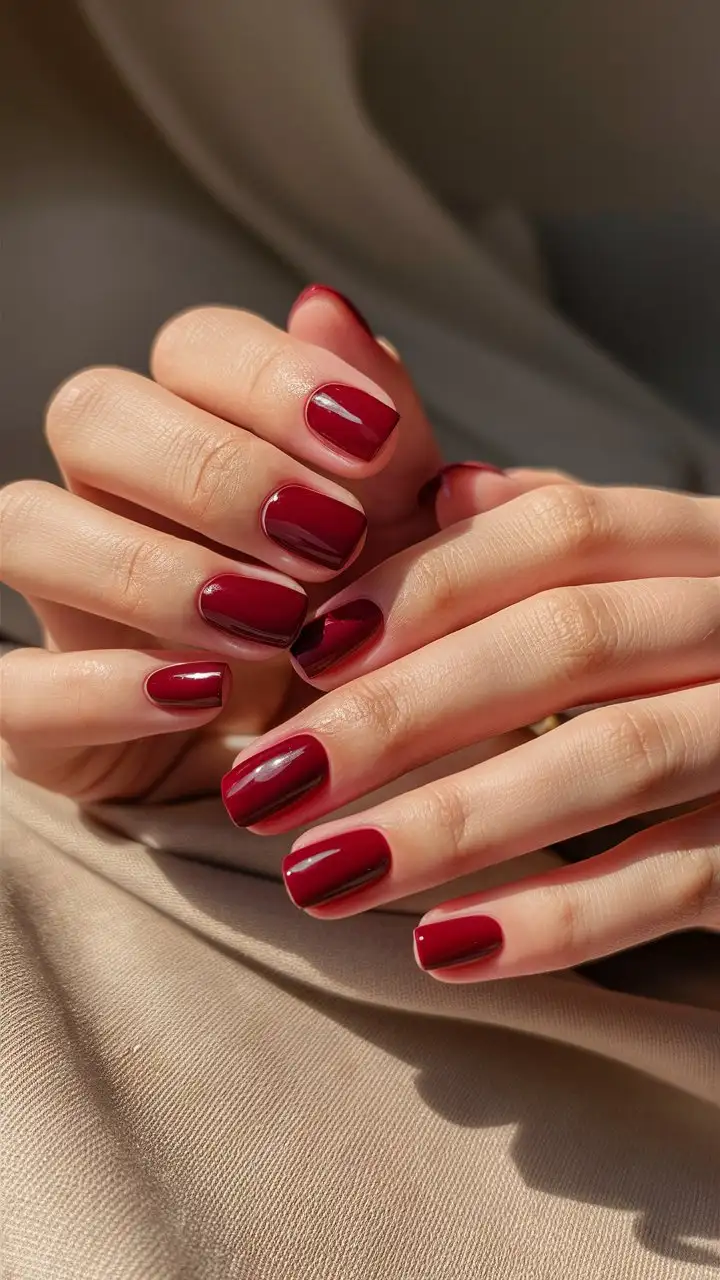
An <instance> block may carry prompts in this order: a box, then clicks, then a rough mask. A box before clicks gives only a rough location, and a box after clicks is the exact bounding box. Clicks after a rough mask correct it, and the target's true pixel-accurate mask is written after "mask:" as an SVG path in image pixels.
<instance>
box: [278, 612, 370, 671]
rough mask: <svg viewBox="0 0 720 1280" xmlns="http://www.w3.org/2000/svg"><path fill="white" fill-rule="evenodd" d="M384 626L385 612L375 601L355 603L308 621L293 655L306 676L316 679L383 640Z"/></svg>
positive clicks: (293, 650) (296, 642) (296, 643)
mask: <svg viewBox="0 0 720 1280" xmlns="http://www.w3.org/2000/svg"><path fill="white" fill-rule="evenodd" d="M384 625H385V619H384V618H383V615H382V610H381V609H380V608H379V607H378V605H376V604H375V602H374V601H373V600H351V601H350V602H349V603H348V604H340V605H338V606H337V608H335V609H331V610H330V611H329V612H328V613H324V614H323V615H322V616H321V617H320V618H313V619H312V621H311V622H308V623H307V624H306V626H304V627H303V629H302V631H301V632H300V635H299V636H298V638H297V640H296V641H295V643H294V645H293V646H292V650H291V652H292V655H293V657H294V659H295V661H296V662H297V664H298V666H299V667H301V668H302V670H303V673H304V674H305V675H306V676H307V677H308V679H310V680H312V679H314V678H315V676H319V675H322V674H323V672H325V671H328V670H330V668H332V667H336V666H338V665H339V664H340V663H342V662H346V661H347V660H348V658H352V657H355V656H356V655H357V654H358V653H359V652H360V650H362V649H364V648H365V647H366V646H367V645H369V644H370V643H371V642H372V641H373V640H376V639H378V638H379V636H380V635H381V634H382V631H383V628H384Z"/></svg>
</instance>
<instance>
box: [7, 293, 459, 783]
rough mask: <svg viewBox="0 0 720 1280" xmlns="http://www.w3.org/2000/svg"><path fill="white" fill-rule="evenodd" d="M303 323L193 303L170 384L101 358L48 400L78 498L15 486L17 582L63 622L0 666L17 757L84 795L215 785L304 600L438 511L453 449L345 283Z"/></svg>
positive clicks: (180, 325) (317, 300) (271, 690)
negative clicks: (444, 462)
mask: <svg viewBox="0 0 720 1280" xmlns="http://www.w3.org/2000/svg"><path fill="white" fill-rule="evenodd" d="M289 329H290V333H289V334H287V333H283V332H281V331H279V330H277V329H275V328H274V327H273V326H271V325H270V324H267V323H266V322H265V321H263V320H261V319H259V318H258V317H257V316H253V315H249V314H247V313H243V312H239V311H233V310H230V309H225V308H222V309H221V308H211V309H203V310H197V311H192V312H188V313H186V314H183V315H181V316H178V317H177V318H176V319H174V320H173V321H171V322H170V323H169V324H168V325H167V326H166V327H165V328H164V329H163V330H162V331H161V332H160V334H159V336H158V338H157V339H156V342H155V345H154V350H153V355H152V368H153V374H154V377H155V381H150V380H149V379H146V378H142V377H140V376H139V375H137V374H134V373H130V372H127V371H126V370H121V369H90V370H86V371H84V372H83V373H80V374H78V375H76V376H75V377H74V378H72V379H71V380H70V381H69V382H67V383H66V384H65V385H64V386H63V387H61V388H60V390H59V391H58V392H57V393H56V395H55V396H54V398H53V400H52V402H51V404H50V406H49V409H48V413H47V435H48V439H49V442H50V446H51V449H52V451H53V453H54V455H55V458H56V460H57V463H58V466H59V469H60V471H61V472H62V474H63V476H64V478H65V481H66V484H67V489H68V491H64V490H63V489H60V488H57V487H55V486H53V485H50V484H44V483H41V482H38V481H26V482H21V483H18V484H13V485H10V486H8V488H6V489H5V490H4V492H3V495H2V532H1V539H2V555H3V564H2V576H3V579H4V581H5V582H7V583H8V584H9V585H10V586H12V587H14V588H15V589H16V590H18V591H20V592H22V593H23V594H24V595H25V596H26V597H27V598H28V600H29V601H30V602H31V604H32V606H33V608H34V609H35V611H36V613H37V614H38V616H39V618H40V619H41V622H42V624H43V626H44V628H45V631H46V635H47V650H46V651H43V650H39V649H26V650H17V651H13V652H11V653H10V654H8V655H7V656H6V657H5V658H4V659H3V661H2V666H1V668H0V670H1V672H2V732H3V739H4V754H5V757H6V759H7V761H8V763H9V765H10V767H11V768H12V769H14V770H15V771H16V772H17V773H19V774H21V775H22V776H24V777H27V778H30V779H32V780H33V781H36V782H39V783H41V784H42V785H44V786H46V787H50V788H52V789H55V790H59V791H62V792H64V793H66V794H70V795H73V796H76V797H77V798H79V799H81V800H82V801H85V802H87V801H97V800H101V799H106V798H109V797H113V798H119V797H123V796H131V797H136V796H139V795H143V796H147V795H150V794H154V795H155V796H156V797H157V795H158V789H159V788H160V787H162V795H163V797H166V796H168V795H179V794H183V793H184V792H186V791H188V790H194V791H197V790H204V789H206V788H208V787H213V786H216V785H217V782H218V780H219V778H220V776H221V773H222V771H223V769H224V768H227V765H228V763H229V760H230V759H231V755H232V753H231V752H230V754H228V748H226V746H225V737H226V735H227V734H228V733H237V732H241V731H245V732H248V731H254V732H258V731H261V730H262V729H265V728H267V727H268V725H269V724H271V723H273V719H274V718H275V717H276V716H277V714H278V712H279V709H280V707H281V706H283V705H284V704H285V703H286V701H287V699H288V697H289V694H290V689H289V685H290V680H291V679H295V677H294V676H293V672H292V667H291V665H290V663H289V661H288V658H287V649H288V647H289V645H290V644H291V642H292V641H293V639H294V638H295V636H296V635H297V633H298V630H299V629H300V626H301V625H302V622H303V620H304V618H305V614H306V610H307V605H308V594H307V592H308V591H309V592H310V597H311V599H312V600H313V602H314V603H315V602H319V601H321V600H322V599H323V598H324V597H325V596H327V594H328V592H329V591H330V590H335V589H336V585H335V584H336V582H337V581H343V582H344V581H350V580H351V578H352V576H355V575H356V574H357V573H358V572H361V571H362V570H363V569H364V568H365V567H367V566H370V565H372V564H374V563H376V562H377V560H378V559H379V558H380V556H384V555H386V554H387V553H388V549H389V548H391V549H393V550H397V549H398V548H400V547H403V546H408V545H410V544H411V543H412V542H413V541H416V540H417V539H418V538H420V537H423V536H425V534H426V533H427V532H428V531H429V530H430V529H431V528H432V527H433V519H432V513H431V512H424V513H423V512H419V511H418V506H417V501H416V495H417V488H418V484H419V483H420V482H421V480H422V479H423V478H426V477H427V475H428V474H429V473H430V472H431V471H432V470H433V469H434V468H435V467H436V466H437V463H438V455H437V452H436V449H435V445H434V443H433V440H432V434H431V431H430V428H429V426H428V424H427V421H426V419H425V417H424V415H423V413H422V410H421V408H420V405H419V403H418V401H417V398H416V397H415V395H414V393H413V391H412V387H411V385H410V382H409V379H408V378H407V376H406V374H405V373H404V371H403V370H402V368H401V367H400V366H399V364H398V362H397V361H396V360H395V359H394V358H393V356H392V355H391V354H389V353H388V351H387V350H386V349H385V348H384V347H383V346H382V345H381V344H379V343H378V342H377V341H376V340H375V339H374V338H373V336H372V334H371V333H370V331H369V330H368V329H367V327H366V326H365V325H364V323H363V322H362V320H361V318H358V317H357V316H356V314H355V313H354V312H353V310H352V308H351V307H349V306H348V304H347V303H346V302H345V301H344V300H343V299H342V298H340V296H339V295H336V294H334V293H333V292H332V291H329V290H324V289H318V288H315V289H314V290H310V291H306V293H305V294H304V295H301V299H300V300H299V303H298V304H296V307H295V308H294V310H293V315H292V317H291V320H290V324H289ZM399 416H402V419H403V425H402V429H400V430H396V429H395V428H396V424H397V422H398V417H399ZM360 493H362V504H361V501H360V499H359V497H358V494H360ZM338 575H343V576H342V577H340V578H339V577H338ZM331 582H332V583H333V586H332V587H330V585H329V584H330V583H331ZM301 584H302V585H301ZM267 659H271V660H272V659H274V661H270V662H267V661H266V660H267ZM233 678H234V694H233V697H232V699H231V698H230V684H231V679H233ZM297 683H298V685H299V686H300V688H301V690H304V697H305V700H307V697H308V695H310V696H316V695H314V694H312V691H311V690H310V689H309V688H308V686H307V685H304V686H303V685H300V682H299V681H298V682H297ZM297 705H299V704H297ZM221 711H222V712H223V714H222V715H221V714H220V713H221Z"/></svg>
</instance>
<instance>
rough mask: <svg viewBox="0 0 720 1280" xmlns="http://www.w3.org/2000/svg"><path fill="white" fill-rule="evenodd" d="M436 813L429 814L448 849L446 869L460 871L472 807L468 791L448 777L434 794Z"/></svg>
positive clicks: (453, 871) (432, 803)
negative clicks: (469, 809) (454, 783)
mask: <svg viewBox="0 0 720 1280" xmlns="http://www.w3.org/2000/svg"><path fill="white" fill-rule="evenodd" d="M431 808H432V812H431V814H430V815H429V818H430V824H431V829H432V828H435V829H436V830H437V831H438V832H439V833H440V837H441V841H442V845H441V847H442V848H443V849H444V850H446V851H447V852H446V854H445V857H444V861H443V866H444V869H445V870H447V871H448V872H452V874H453V875H454V874H455V873H456V872H457V873H460V872H461V871H462V869H463V861H464V858H465V854H466V850H467V845H468V841H467V829H468V808H467V802H466V799H465V796H464V794H463V793H462V792H461V790H460V789H459V788H458V787H456V786H454V785H453V783H452V781H450V780H448V779H446V780H444V781H443V783H442V785H440V786H437V787H436V788H435V789H434V791H433V792H432V796H431Z"/></svg>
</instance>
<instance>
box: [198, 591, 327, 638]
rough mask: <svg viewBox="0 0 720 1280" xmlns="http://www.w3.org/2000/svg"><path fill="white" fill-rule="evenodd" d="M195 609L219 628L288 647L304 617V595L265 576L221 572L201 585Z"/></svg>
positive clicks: (240, 635)
mask: <svg viewBox="0 0 720 1280" xmlns="http://www.w3.org/2000/svg"><path fill="white" fill-rule="evenodd" d="M198 609H199V610H200V614H201V615H202V617H203V618H204V619H205V621H206V622H209V623H210V625H211V627H217V629H218V631H225V632H226V633H227V634H228V635H231V636H235V637H236V638H238V639H240V640H254V641H255V642H256V643H257V644H265V645H270V646H271V647H272V648H273V649H288V648H289V647H290V645H291V644H292V642H293V640H294V639H295V637H296V636H297V634H298V631H299V630H300V628H301V626H302V624H303V622H304V620H305V614H306V613H307V596H306V595H305V593H304V592H303V591H295V590H293V588H292V587H284V586H283V585H282V584H281V583H279V582H273V581H271V580H268V579H267V578H250V577H246V576H245V575H243V574H239V573H220V574H218V575H217V577H216V578H211V579H210V581H209V582H206V583H205V585H204V586H203V587H202V588H201V590H200V594H199V596H198Z"/></svg>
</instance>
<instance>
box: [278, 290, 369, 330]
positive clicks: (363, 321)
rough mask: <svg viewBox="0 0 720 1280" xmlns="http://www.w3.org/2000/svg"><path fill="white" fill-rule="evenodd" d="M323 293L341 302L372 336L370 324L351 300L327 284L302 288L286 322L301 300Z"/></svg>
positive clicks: (319, 295)
mask: <svg viewBox="0 0 720 1280" xmlns="http://www.w3.org/2000/svg"><path fill="white" fill-rule="evenodd" d="M324 293H325V294H330V297H331V298H337V299H338V301H339V302H342V304H343V306H344V307H347V309H348V311H349V312H350V313H351V315H353V316H354V317H355V319H356V320H357V322H358V324H359V325H360V328H361V329H364V330H365V332H366V333H367V334H369V335H370V337H371V338H372V337H373V331H372V329H371V328H370V325H369V324H368V322H367V320H366V319H365V317H364V315H363V314H362V313H361V312H360V311H358V309H357V307H356V306H355V304H354V303H353V302H351V301H350V299H349V298H346V297H345V294H344V293H338V291H337V289H331V288H330V285H329V284H309V285H308V287H307V289H303V291H302V293H300V294H298V296H297V298H296V299H295V301H294V302H293V304H292V307H291V308H290V315H289V316H288V324H289V323H290V321H291V319H292V317H293V316H294V315H295V312H296V311H297V309H298V307H300V306H302V304H303V302H307V300H308V298H317V297H322V295H323V294H324Z"/></svg>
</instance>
